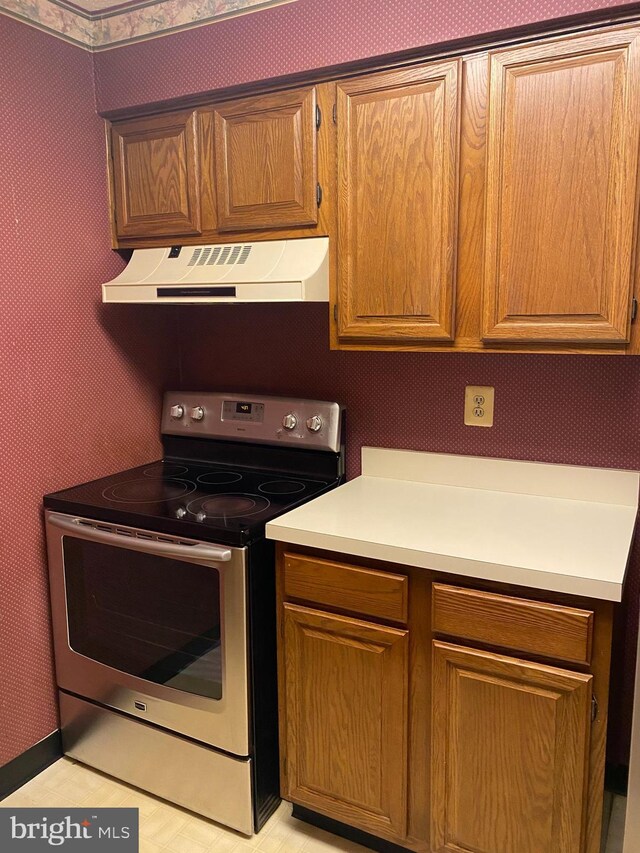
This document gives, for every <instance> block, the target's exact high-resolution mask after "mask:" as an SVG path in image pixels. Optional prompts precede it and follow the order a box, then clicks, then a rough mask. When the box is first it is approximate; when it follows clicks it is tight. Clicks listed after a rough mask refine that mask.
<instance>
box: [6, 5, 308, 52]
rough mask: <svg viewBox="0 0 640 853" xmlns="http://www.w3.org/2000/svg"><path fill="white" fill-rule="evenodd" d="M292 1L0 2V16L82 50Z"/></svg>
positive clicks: (123, 42) (124, 41)
mask: <svg viewBox="0 0 640 853" xmlns="http://www.w3.org/2000/svg"><path fill="white" fill-rule="evenodd" d="M295 2H296V0H151V1H150V2H148V3H146V4H145V5H143V6H136V7H135V8H133V9H131V8H129V9H128V8H123V10H122V11H121V12H117V11H115V12H114V11H110V12H108V13H107V14H104V15H103V14H102V13H100V12H93V13H87V12H83V13H81V12H80V11H77V12H76V11H74V10H73V9H71V8H70V7H69V6H68V5H66V4H65V3H62V2H59V0H0V14H5V15H9V16H10V17H12V18H16V19H18V20H20V21H24V22H25V23H27V24H32V25H33V26H36V27H38V28H39V29H43V30H46V31H47V32H50V33H52V34H53V35H57V36H59V37H60V38H63V39H64V40H65V41H70V42H72V43H73V44H76V45H79V46H80V47H83V48H85V49H87V50H91V51H98V50H106V49H109V48H113V47H120V46H122V45H125V44H130V43H131V42H134V41H139V40H141V39H149V38H155V37H157V36H161V35H167V34H168V33H171V32H175V31H176V30H181V29H187V28H190V27H198V26H202V25H203V24H209V23H211V22H213V21H216V20H218V19H220V18H228V17H230V16H232V15H242V14H245V13H247V12H256V11H259V10H260V9H264V8H267V7H269V6H280V5H282V4H283V3H295Z"/></svg>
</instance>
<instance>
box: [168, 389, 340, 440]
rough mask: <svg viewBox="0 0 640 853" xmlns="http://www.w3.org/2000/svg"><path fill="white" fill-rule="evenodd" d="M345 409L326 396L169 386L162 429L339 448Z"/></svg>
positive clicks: (171, 432)
mask: <svg viewBox="0 0 640 853" xmlns="http://www.w3.org/2000/svg"><path fill="white" fill-rule="evenodd" d="M342 412H343V409H342V407H341V406H340V405H338V403H330V402H327V401H324V400H300V399H297V398H292V397H265V396H262V395H252V394H243V395H240V394H229V393H213V392H210V391H206V392H195V391H168V392H167V393H166V394H165V395H164V403H163V407H162V433H163V435H180V436H184V437H185V438H187V437H192V438H213V439H223V440H224V439H226V440H227V441H247V442H251V443H253V444H273V445H276V444H283V445H287V446H288V447H304V448H309V449H314V450H330V451H332V452H334V453H338V452H339V450H340V442H341V439H342V435H341V429H342Z"/></svg>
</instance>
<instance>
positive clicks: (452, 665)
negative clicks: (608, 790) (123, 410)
mask: <svg viewBox="0 0 640 853" xmlns="http://www.w3.org/2000/svg"><path fill="white" fill-rule="evenodd" d="M592 681H593V679H592V676H591V675H584V674H581V673H577V672H569V671H567V670H563V669H557V668H555V667H551V666H543V665H541V664H537V663H531V662H527V661H521V660H517V659H515V658H510V657H505V656H502V655H496V654H493V653H490V652H483V651H478V650H475V649H466V648H462V647H460V646H455V645H451V644H449V643H441V642H434V644H433V732H432V739H433V753H432V787H431V807H432V845H433V850H434V853H463V851H464V853H514V851H516V850H517V851H518V853H542V851H548V853H551V851H553V853H579V851H581V850H583V846H582V842H583V830H584V820H583V817H584V804H585V795H586V790H587V778H588V769H589V734H590V729H591V696H592Z"/></svg>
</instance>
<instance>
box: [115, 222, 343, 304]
mask: <svg viewBox="0 0 640 853" xmlns="http://www.w3.org/2000/svg"><path fill="white" fill-rule="evenodd" d="M102 301H103V302H142V303H152V302H153V303H158V304H161V305H166V304H167V303H181V304H185V303H187V304H188V303H191V304H194V303H197V304H201V303H205V304H206V303H216V302H328V301H329V238H328V237H311V238H304V239H296V240H277V241H268V242H258V243H229V244H219V245H215V246H181V247H180V246H178V247H173V248H165V249H136V250H135V251H134V253H133V255H132V257H131V260H130V261H129V263H128V265H127V267H126V269H124V270H123V271H122V273H121V274H120V275H119V276H118V277H117V278H114V279H113V281H109V282H107V283H106V284H103V285H102Z"/></svg>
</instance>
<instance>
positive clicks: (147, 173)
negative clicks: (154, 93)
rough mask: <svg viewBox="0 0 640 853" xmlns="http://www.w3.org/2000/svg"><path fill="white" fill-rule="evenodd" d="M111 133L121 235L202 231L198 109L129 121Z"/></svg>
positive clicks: (138, 235)
mask: <svg viewBox="0 0 640 853" xmlns="http://www.w3.org/2000/svg"><path fill="white" fill-rule="evenodd" d="M111 137H112V152H113V166H114V173H113V174H114V179H113V190H114V202H115V214H116V230H117V234H118V236H120V237H150V236H163V235H166V236H169V237H170V236H174V235H183V234H200V233H201V225H200V189H199V162H198V133H197V115H196V113H193V112H191V113H170V114H167V115H162V116H154V117H151V118H141V119H136V120H132V121H127V122H123V123H121V124H117V125H113V127H112V129H111Z"/></svg>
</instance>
